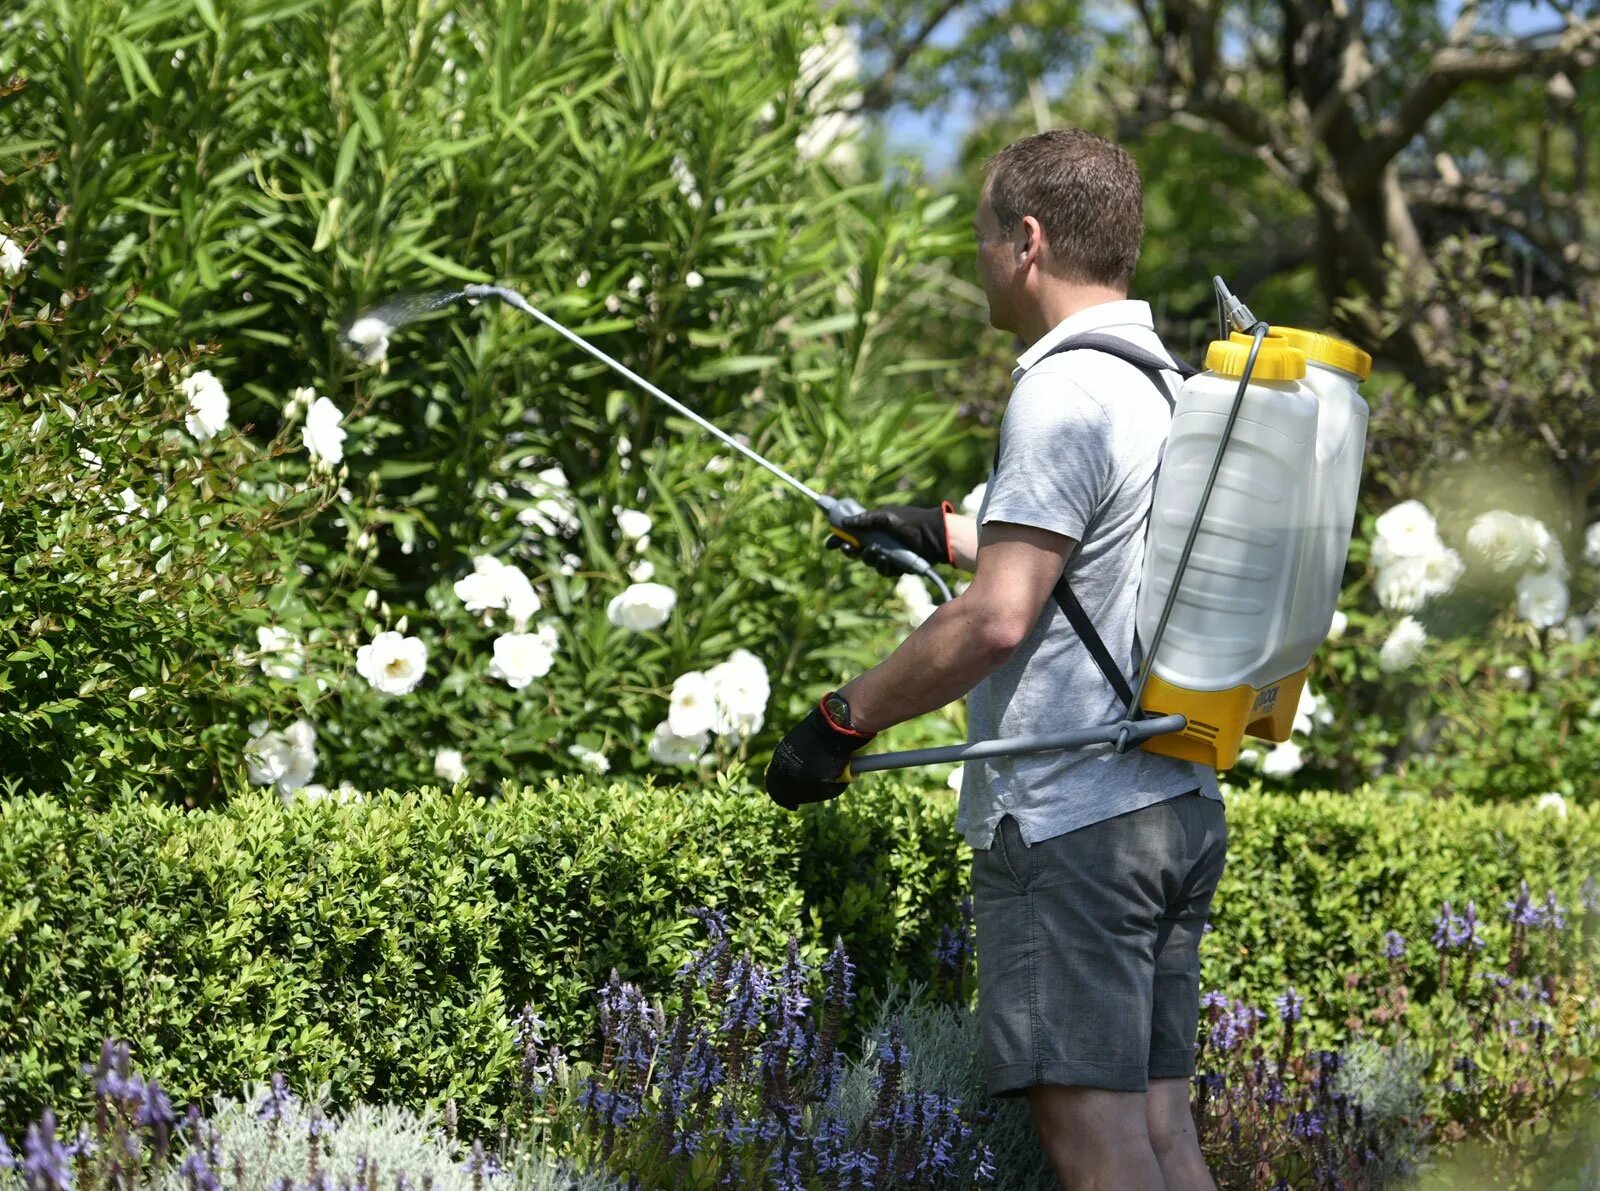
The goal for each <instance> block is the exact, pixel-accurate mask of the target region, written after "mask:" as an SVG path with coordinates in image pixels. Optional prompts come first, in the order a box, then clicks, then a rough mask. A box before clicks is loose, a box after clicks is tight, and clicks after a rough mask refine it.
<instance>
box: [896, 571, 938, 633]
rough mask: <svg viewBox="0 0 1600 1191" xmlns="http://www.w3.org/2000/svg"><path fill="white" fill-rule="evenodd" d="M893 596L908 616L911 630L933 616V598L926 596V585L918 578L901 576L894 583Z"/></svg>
mask: <svg viewBox="0 0 1600 1191" xmlns="http://www.w3.org/2000/svg"><path fill="white" fill-rule="evenodd" d="M894 594H895V595H897V596H899V597H900V602H901V603H902V604H904V605H905V608H906V611H907V612H908V613H909V614H910V617H911V627H912V628H916V627H917V626H918V625H919V624H921V623H922V622H923V621H925V620H927V619H928V617H930V616H932V615H933V610H934V608H935V604H934V602H933V597H932V596H931V595H929V594H928V585H927V584H926V583H924V582H923V581H922V580H921V579H920V578H919V577H918V576H916V575H901V576H900V578H899V579H898V580H897V581H896V582H895V585H894Z"/></svg>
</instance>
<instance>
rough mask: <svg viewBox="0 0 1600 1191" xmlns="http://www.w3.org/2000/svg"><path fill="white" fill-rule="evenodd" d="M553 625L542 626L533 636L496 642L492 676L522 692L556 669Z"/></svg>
mask: <svg viewBox="0 0 1600 1191" xmlns="http://www.w3.org/2000/svg"><path fill="white" fill-rule="evenodd" d="M558 644H559V642H558V640H557V638H556V630H555V626H554V625H548V624H543V625H540V626H539V629H538V631H537V632H533V633H503V634H501V635H500V636H498V637H496V638H495V639H494V661H492V662H490V663H489V673H490V674H491V675H492V676H493V677H495V678H503V679H504V680H505V683H506V685H507V686H509V687H510V688H511V689H512V690H514V691H520V690H522V689H523V688H524V687H525V686H527V685H528V684H529V683H531V682H532V681H533V680H534V679H535V678H543V677H544V676H545V675H546V674H548V673H550V667H551V666H553V665H555V660H556V646H557V645H558Z"/></svg>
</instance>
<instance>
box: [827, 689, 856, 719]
mask: <svg viewBox="0 0 1600 1191" xmlns="http://www.w3.org/2000/svg"><path fill="white" fill-rule="evenodd" d="M822 703H823V706H825V707H826V708H827V709H828V718H829V719H831V720H832V721H833V722H834V723H836V724H838V725H839V727H841V728H849V727H852V725H851V723H850V704H849V703H847V702H845V698H844V696H843V695H841V694H840V693H839V692H838V691H829V692H828V694H827V695H825V696H824V697H823V700H822Z"/></svg>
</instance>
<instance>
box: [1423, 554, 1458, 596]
mask: <svg viewBox="0 0 1600 1191" xmlns="http://www.w3.org/2000/svg"><path fill="white" fill-rule="evenodd" d="M1464 570H1466V567H1465V566H1464V565H1463V564H1462V562H1461V555H1459V554H1457V553H1456V552H1455V551H1454V550H1451V549H1449V548H1447V547H1445V546H1440V547H1439V548H1438V549H1437V550H1431V551H1429V552H1428V553H1427V554H1424V555H1423V556H1422V594H1423V598H1424V599H1430V600H1431V599H1432V598H1433V597H1434V596H1442V595H1449V594H1450V592H1451V591H1453V590H1454V589H1455V585H1456V580H1458V579H1460V578H1461V572H1462V571H1464Z"/></svg>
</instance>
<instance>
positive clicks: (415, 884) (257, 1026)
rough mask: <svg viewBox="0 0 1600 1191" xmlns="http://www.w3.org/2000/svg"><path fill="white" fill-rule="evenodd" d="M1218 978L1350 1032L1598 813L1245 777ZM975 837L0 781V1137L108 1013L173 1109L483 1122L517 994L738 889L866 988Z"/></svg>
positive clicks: (589, 967)
mask: <svg viewBox="0 0 1600 1191" xmlns="http://www.w3.org/2000/svg"><path fill="white" fill-rule="evenodd" d="M1229 827H1230V835H1231V841H1230V858H1229V864H1228V872H1227V875H1226V877H1225V879H1224V883H1223V887H1222V889H1221V890H1220V891H1219V894H1218V898H1217V902H1216V905H1215V914H1214V924H1215V930H1214V932H1213V933H1212V934H1211V935H1209V936H1208V937H1207V940H1206V944H1205V950H1204V966H1205V984H1206V986H1207V987H1212V988H1222V989H1224V990H1226V991H1228V992H1229V993H1231V994H1233V995H1244V996H1247V997H1250V998H1252V999H1254V1000H1255V1001H1256V1003H1258V1004H1269V1003H1270V998H1271V997H1272V996H1274V995H1276V993H1277V992H1278V991H1280V990H1281V989H1282V987H1283V985H1284V984H1285V983H1286V982H1289V981H1292V982H1293V983H1294V984H1295V985H1296V986H1297V988H1298V989H1299V990H1300V991H1301V992H1303V993H1304V994H1306V1013H1307V1024H1306V1027H1305V1028H1306V1029H1308V1030H1311V1031H1314V1032H1315V1033H1317V1034H1319V1035H1322V1036H1324V1037H1325V1038H1326V1039H1327V1040H1328V1041H1330V1042H1331V1041H1333V1040H1334V1039H1336V1038H1337V1037H1338V1035H1339V1033H1340V1031H1341V1029H1342V1023H1343V1021H1344V1018H1345V1015H1346V1014H1347V1013H1348V1012H1349V1011H1350V1010H1351V1009H1352V1008H1353V1007H1355V1006H1357V1005H1359V1004H1362V1003H1365V1002H1366V1001H1369V1000H1370V999H1371V996H1372V994H1371V993H1370V992H1369V991H1367V989H1368V987H1369V986H1370V985H1371V984H1372V983H1373V982H1374V981H1375V980H1377V979H1378V978H1379V977H1380V976H1381V975H1382V973H1383V972H1384V971H1385V968H1386V961H1385V960H1384V959H1383V958H1382V939H1383V933H1384V931H1385V930H1389V929H1395V930H1399V931H1401V932H1402V933H1403V934H1404V935H1405V936H1406V938H1407V940H1408V941H1409V943H1410V946H1411V949H1412V953H1413V956H1414V957H1415V959H1416V961H1417V962H1415V963H1414V964H1413V965H1412V966H1413V968H1414V970H1416V971H1417V973H1418V976H1419V984H1418V990H1419V993H1420V995H1421V996H1422V997H1423V998H1424V999H1425V997H1426V993H1427V980H1428V979H1429V977H1428V976H1427V972H1428V971H1429V970H1430V966H1431V963H1430V961H1431V949H1430V947H1429V944H1428V935H1429V933H1430V932H1431V929H1432V921H1433V918H1434V917H1435V916H1436V915H1437V912H1438V903H1439V901H1440V900H1441V899H1443V898H1450V899H1451V900H1452V901H1453V902H1455V903H1457V906H1458V908H1459V904H1460V903H1461V902H1463V901H1464V900H1465V899H1466V898H1468V897H1475V898H1476V899H1477V900H1478V905H1479V907H1480V911H1481V912H1482V914H1483V917H1484V918H1485V919H1486V920H1487V925H1486V927H1485V934H1486V935H1487V936H1488V938H1489V941H1490V954H1491V955H1492V954H1495V953H1496V952H1497V951H1498V952H1500V953H1503V949H1504V926H1503V922H1504V914H1503V912H1502V910H1501V908H1500V902H1501V901H1502V900H1504V899H1505V898H1509V897H1510V896H1512V894H1513V893H1514V891H1515V889H1516V885H1517V883H1518V881H1519V880H1521V879H1522V878H1524V877H1525V878H1526V879H1527V880H1528V881H1529V882H1530V884H1532V885H1533V886H1534V888H1535V890H1536V892H1539V893H1541V894H1542V892H1543V890H1544V889H1545V888H1547V887H1554V888H1555V889H1556V890H1557V892H1558V894H1559V895H1560V896H1561V898H1562V899H1563V901H1564V902H1565V903H1566V904H1567V905H1569V906H1571V907H1572V908H1573V909H1576V908H1577V906H1576V904H1575V903H1576V900H1577V898H1578V887H1579V884H1580V883H1581V882H1582V881H1583V879H1584V878H1585V877H1586V876H1588V875H1589V873H1590V872H1591V871H1592V870H1593V868H1594V866H1595V861H1596V857H1597V855H1600V814H1596V813H1594V812H1590V811H1586V810H1583V809H1580V808H1574V809H1573V810H1572V811H1571V812H1570V813H1569V814H1568V815H1567V816H1566V817H1565V818H1561V817H1558V816H1557V815H1555V814H1554V813H1552V812H1550V811H1546V810H1537V809H1535V808H1532V807H1517V806H1482V805H1473V804H1470V803H1467V802H1465V801H1456V800H1448V799H1446V800H1437V799H1434V800H1423V799H1404V798H1401V799H1396V798H1394V797H1392V796H1386V795H1380V794H1376V793H1373V792H1362V793H1359V794H1352V795H1344V794H1316V795H1306V796H1286V795H1265V794H1261V793H1257V792H1244V793H1239V794H1236V795H1233V796H1230V802H1229ZM969 859H970V853H969V851H968V850H967V849H966V847H965V845H963V844H961V842H960V841H959V839H958V837H957V836H956V834H955V831H954V799H953V798H952V797H951V796H950V795H949V794H948V793H947V792H945V791H944V790H943V789H942V787H941V788H940V789H938V790H937V791H935V790H930V789H929V788H928V787H927V786H926V785H923V784H918V783H914V782H908V781H897V780H890V779H878V780H873V781H864V782H862V783H860V784H859V785H858V786H857V787H856V788H855V789H853V790H852V791H851V792H850V793H849V794H848V795H847V796H846V797H845V798H843V799H840V800H839V801H837V802H835V803H831V804H827V805H825V806H821V807H816V808H810V809H808V810H807V811H806V812H804V813H802V814H798V815H790V814H787V813H784V812H782V811H779V810H777V809H776V808H774V807H773V806H772V805H771V804H770V803H769V802H768V800H767V799H766V798H765V796H764V795H762V794H760V792H759V791H755V790H752V789H751V788H749V786H748V785H746V784H745V783H744V782H743V781H742V780H740V779H739V778H737V777H727V778H723V779H720V780H714V781H708V782H707V783H706V784H705V785H704V786H699V787H673V788H655V787H651V786H648V785H643V784H639V783H634V782H612V783H585V782H582V781H576V780H570V781H567V782H564V783H557V782H554V781H552V782H550V783H548V784H546V785H544V786H535V787H527V788H524V789H520V790H518V789H509V788H508V789H507V791H506V792H505V794H504V795H503V797H500V798H498V799H495V800H494V801H492V802H487V803H486V802H483V801H480V800H478V799H474V798H472V797H470V796H467V795H464V794H450V793H441V792H438V791H433V790H424V791H422V792H420V793H411V794H396V793H383V794H378V795H374V796H371V797H369V798H366V799H364V800H361V801H354V802H348V803H337V802H317V803H306V802H297V803H295V804H293V805H290V806H287V807H286V806H284V805H282V804H281V803H280V802H279V801H278V800H277V799H275V798H272V797H269V796H251V797H244V798H240V799H238V800H236V801H235V802H233V803H232V804H231V805H230V806H228V807H226V808H222V809H218V810H207V811H192V812H184V811H180V810H176V809H173V808H171V807H168V806H164V805H157V804H154V803H149V802H132V803H127V804H123V805H118V806H113V807H111V808H109V809H105V810H90V809H86V808H82V807H77V806H74V805H72V804H71V803H70V802H67V801H65V800H61V799H45V798H31V799H21V798H14V799H10V800H0V1131H4V1132H6V1133H9V1134H11V1135H13V1136H15V1135H16V1132H17V1129H18V1127H19V1126H20V1125H21V1124H22V1122H23V1121H24V1120H26V1119H28V1118H31V1117H32V1116H33V1115H35V1114H36V1113H37V1112H38V1111H39V1110H40V1109H41V1108H42V1107H43V1106H44V1105H45V1104H46V1103H47V1102H51V1101H55V1102H57V1103H60V1102H61V1101H62V1100H63V1098H64V1096H67V1095H70V1093H71V1092H72V1090H73V1089H75V1088H77V1087H78V1086H81V1085H80V1084H79V1078H80V1077H79V1066H80V1064H81V1063H83V1062H85V1061H87V1060H89V1059H91V1058H92V1057H93V1056H94V1055H95V1054H96V1053H98V1048H99V1043H100V1040H101V1039H102V1038H103V1037H105V1036H107V1035H115V1036H118V1037H122V1038H126V1039H128V1040H129V1041H130V1043H131V1044H132V1045H133V1047H134V1051H135V1054H136V1056H137V1058H138V1060H139V1062H140V1064H141V1065H142V1067H143V1069H144V1070H145V1071H147V1072H149V1073H153V1074H156V1075H158V1076H159V1077H160V1078H161V1080H162V1082H163V1083H164V1084H165V1085H166V1086H168V1087H169V1088H170V1089H171V1090H172V1091H173V1093H174V1095H175V1097H176V1098H177V1099H178V1100H179V1101H180V1102H181V1101H184V1100H187V1099H193V1098H197V1097H200V1096H202V1095H209V1094H211V1093H214V1092H218V1091H228V1090H233V1089H237V1088H238V1087H240V1086H241V1085H242V1084H243V1083H244V1082H246V1081H248V1080H252V1079H260V1078H264V1077H265V1076H267V1075H268V1074H269V1073H271V1072H272V1071H275V1070H282V1071H284V1072H285V1073H287V1074H288V1075H289V1076H290V1078H291V1080H292V1081H293V1082H294V1083H296V1084H297V1085H315V1084H318V1083H322V1082H324V1081H326V1082H328V1083H330V1084H331V1085H332V1093H333V1099H334V1102H335V1103H339V1104H343V1103H349V1102H350V1101H353V1100H355V1099H358V1098H359V1099H366V1100H384V1101H393V1102H400V1103H409V1104H421V1103H424V1102H435V1103H436V1102H438V1101H440V1100H442V1099H443V1098H444V1097H446V1096H452V1097H454V1098H455V1099H456V1100H457V1101H458V1103H459V1104H460V1105H461V1106H462V1110H463V1113H464V1115H467V1116H468V1117H469V1118H472V1119H477V1120H482V1121H486V1120H490V1119H493V1117H494V1116H495V1115H496V1112H497V1109H498V1107H499V1106H500V1105H501V1104H503V1103H505V1102H506V1099H507V1097H508V1095H509V1093H510V1090H511V1084H512V1080H513V1078H514V1072H515V1067H516V1061H517V1055H516V1053H515V1047H514V1043H513V1028H512V1024H511V1023H512V1020H513V1018H514V1017H515V1016H516V1013H517V1012H518V1010H519V1009H520V1008H521V1007H522V1006H523V1005H524V1004H532V1005H533V1006H534V1007H535V1008H536V1010H537V1011H538V1012H539V1013H540V1015H541V1016H542V1017H543V1018H544V1020H545V1021H546V1022H547V1023H549V1024H550V1025H551V1027H552V1029H551V1032H552V1034H553V1036H554V1037H555V1038H556V1040H558V1041H560V1042H561V1043H562V1044H563V1045H564V1046H566V1047H567V1048H568V1049H569V1050H577V1051H579V1052H583V1051H585V1050H587V1048H588V1046H589V1044H590V1042H591V1040H592V1039H593V1038H594V1037H595V1033H594V1028H593V1027H594V1020H593V1014H594V998H593V995H592V992H593V989H594V988H595V987H596V986H597V985H598V984H600V983H602V982H603V981H604V979H605V978H606V976H607V975H609V973H610V971H611V969H612V968H616V969H617V970H618V971H619V972H620V973H621V974H622V975H623V977H624V978H625V979H634V980H637V981H639V982H641V983H642V984H643V985H644V987H645V988H646V989H648V990H650V991H652V992H657V993H663V994H664V993H667V992H668V991H669V986H670V974H671V972H672V969H673V968H674V967H675V966H676V965H677V964H678V963H679V962H681V961H682V959H683V958H684V957H685V956H686V955H687V953H688V951H689V950H690V949H691V947H692V946H693V945H694V944H695V943H696V942H697V941H698V939H699V937H700V928H699V926H698V924H697V923H696V922H695V921H694V920H693V919H692V918H691V917H690V916H689V914H688V911H689V910H690V909H692V908H694V907H696V906H701V905H712V906H717V907H720V908H722V909H724V910H725V911H726V912H727V914H728V916H729V918H730V920H731V922H732V923H733V925H734V926H735V928H736V933H737V935H738V937H739V938H740V939H741V941H742V942H744V943H746V944H747V945H749V946H750V947H751V948H752V949H754V950H755V951H756V952H757V954H758V955H764V956H766V957H768V958H773V957H776V956H777V955H778V954H779V949H780V945H781V943H782V942H783V940H785V939H786V938H787V937H788V936H789V934H790V933H791V932H798V933H799V934H800V935H801V937H802V940H803V942H804V944H805V946H806V948H807V951H808V955H809V957H810V958H811V959H812V960H813V961H815V960H816V959H818V958H820V956H821V953H822V951H823V949H824V948H825V947H826V946H827V944H828V943H829V942H830V941H831V939H832V938H833V937H834V935H835V934H837V935H840V936H842V937H843V939H844V941H845V943H846V946H847V948H848V949H849V951H850V954H851V956H852V958H853V959H854V960H855V962H856V963H857V965H858V967H859V977H860V984H861V987H862V988H864V989H867V990H875V989H881V988H882V987H883V986H884V983H885V982H886V981H888V980H891V979H897V980H903V979H905V978H907V977H921V978H924V979H926V978H927V977H928V976H930V975H931V968H932V963H933V950H934V944H935V941H936V939H937V937H938V934H939V931H940V929H941V928H942V927H943V926H945V925H946V924H948V923H950V922H952V921H954V919H955V917H956V915H957V905H958V902H959V899H960V897H961V895H962V894H963V892H965V889H966V885H967V877H968V862H969Z"/></svg>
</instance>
